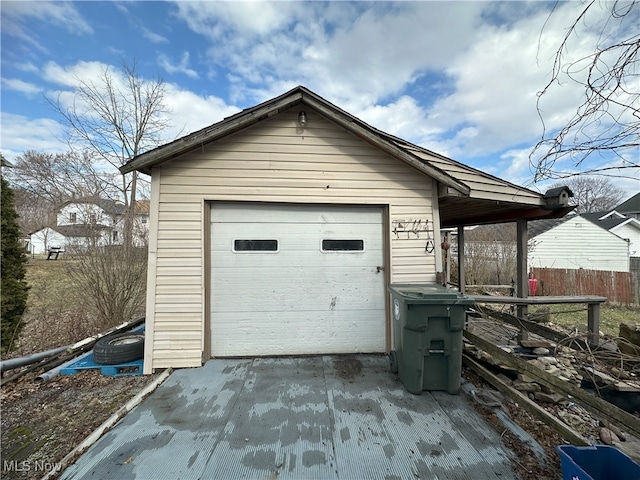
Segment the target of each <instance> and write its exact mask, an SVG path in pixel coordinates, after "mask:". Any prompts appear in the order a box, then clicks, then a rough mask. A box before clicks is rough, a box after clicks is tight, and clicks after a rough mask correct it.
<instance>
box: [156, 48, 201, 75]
mask: <svg viewBox="0 0 640 480" xmlns="http://www.w3.org/2000/svg"><path fill="white" fill-rule="evenodd" d="M158 63H159V64H160V66H161V67H162V68H164V69H165V70H166V71H167V73H169V74H171V75H172V74H174V73H183V74H185V75H186V76H188V77H190V78H198V73H197V72H196V71H195V70H193V69H191V68H189V52H184V53H183V54H182V57H180V62H179V63H178V64H177V65H175V64H173V63H171V61H170V60H169V58H168V57H167V56H166V55H165V54H160V55H159V56H158Z"/></svg>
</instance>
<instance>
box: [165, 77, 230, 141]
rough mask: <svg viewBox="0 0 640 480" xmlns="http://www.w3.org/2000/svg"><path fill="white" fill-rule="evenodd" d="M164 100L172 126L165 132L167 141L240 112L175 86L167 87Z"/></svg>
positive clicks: (216, 100)
mask: <svg viewBox="0 0 640 480" xmlns="http://www.w3.org/2000/svg"><path fill="white" fill-rule="evenodd" d="M165 100H166V104H167V107H168V109H169V110H170V111H171V115H170V118H168V120H169V123H170V124H171V125H172V127H171V128H170V130H169V131H168V132H167V140H170V139H174V138H176V137H178V136H183V135H187V134H189V133H192V132H195V131H197V130H200V129H202V128H204V127H207V126H209V125H211V124H213V123H216V122H219V121H220V120H223V119H224V118H226V117H228V116H230V115H233V114H235V113H237V112H238V111H239V110H240V109H239V108H238V107H236V106H233V105H227V104H226V102H225V101H224V100H223V99H221V98H218V97H214V96H207V97H204V98H203V97H201V96H199V95H196V94H195V93H193V92H190V91H187V90H183V89H181V88H180V87H179V86H177V85H175V84H168V85H167V92H166V96H165Z"/></svg>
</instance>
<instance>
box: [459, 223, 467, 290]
mask: <svg viewBox="0 0 640 480" xmlns="http://www.w3.org/2000/svg"><path fill="white" fill-rule="evenodd" d="M458 290H460V293H464V292H465V290H466V286H465V278H464V225H458Z"/></svg>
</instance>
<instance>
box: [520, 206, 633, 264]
mask: <svg viewBox="0 0 640 480" xmlns="http://www.w3.org/2000/svg"><path fill="white" fill-rule="evenodd" d="M530 232H531V236H530V240H529V265H530V266H531V267H540V268H564V269H581V268H582V269H586V270H608V271H616V272H628V271H629V265H630V261H629V258H630V257H631V256H633V255H632V253H633V254H634V255H637V251H638V244H639V242H640V222H638V221H637V220H635V219H631V218H626V217H624V216H622V215H620V214H618V213H617V212H615V211H612V212H601V213H586V214H582V215H574V216H571V217H569V218H566V219H561V220H559V221H558V220H555V221H554V220H548V221H542V222H532V228H531V230H530Z"/></svg>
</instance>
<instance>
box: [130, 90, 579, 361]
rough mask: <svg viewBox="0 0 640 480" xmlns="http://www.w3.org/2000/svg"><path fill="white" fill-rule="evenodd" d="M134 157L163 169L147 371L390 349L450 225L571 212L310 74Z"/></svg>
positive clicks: (432, 272) (153, 238)
mask: <svg viewBox="0 0 640 480" xmlns="http://www.w3.org/2000/svg"><path fill="white" fill-rule="evenodd" d="M134 170H137V171H140V172H142V173H145V174H148V175H150V176H151V203H150V215H149V220H150V229H149V267H148V268H149V270H148V283H147V305H146V340H145V362H144V371H145V373H151V372H152V371H153V370H154V369H156V368H165V367H195V366H200V365H202V363H203V362H205V361H206V360H207V359H209V358H211V357H214V356H215V357H220V356H260V355H299V354H323V353H354V352H388V351H389V350H390V348H391V345H392V342H393V338H392V332H393V328H392V327H393V325H392V320H391V319H392V315H391V312H390V305H389V303H390V302H389V295H388V291H387V288H388V287H389V285H390V284H391V283H409V282H434V281H436V275H437V274H438V273H439V272H442V266H443V265H442V255H441V250H440V243H441V235H440V229H441V227H461V226H464V225H476V224H483V223H500V222H512V221H515V220H516V219H523V218H528V219H536V218H547V217H555V216H562V215H564V214H565V213H566V212H567V211H568V210H570V208H568V207H566V205H564V204H559V203H558V202H553V200H554V199H546V198H543V196H542V195H541V194H539V193H537V192H534V191H531V190H528V189H525V188H522V187H519V186H516V185H513V184H510V183H508V182H506V181H504V180H501V179H499V178H496V177H493V176H491V175H488V174H486V173H484V172H480V171H478V170H475V169H473V168H470V167H468V166H466V165H463V164H460V163H458V162H455V161H454V160H451V159H449V158H447V157H444V156H442V155H439V154H437V153H434V152H431V151H429V150H426V149H424V148H422V147H419V146H417V145H413V144H411V143H409V142H407V141H405V140H403V139H400V138H398V137H394V136H392V135H389V134H386V133H384V132H381V131H379V130H377V129H375V128H373V127H371V126H369V125H367V124H366V123H364V122H363V121H362V120H360V119H358V118H356V117H354V116H352V115H350V114H348V113H347V112H345V111H344V110H342V109H340V108H339V107H337V106H335V105H333V104H331V103H330V102H328V101H327V100H325V99H323V98H322V97H320V96H318V95H317V94H315V93H313V92H311V91H310V90H308V89H306V88H304V87H297V88H294V89H293V90H291V91H289V92H286V93H285V94H283V95H281V96H279V97H276V98H274V99H271V100H269V101H266V102H264V103H262V104H260V105H257V106H255V107H252V108H249V109H246V110H244V111H242V112H240V113H238V114H236V115H233V116H231V117H229V118H226V119H224V120H223V121H221V122H219V123H216V124H213V125H211V126H209V127H207V128H204V129H202V130H200V131H197V132H195V133H192V134H190V135H187V136H186V137H184V138H181V139H178V140H176V141H174V142H171V143H169V144H167V145H164V146H161V147H158V148H156V149H154V150H150V151H148V152H145V153H143V154H141V155H139V156H138V157H135V158H134V159H132V160H131V161H130V162H128V163H127V164H126V165H124V166H123V167H122V168H121V172H122V173H127V172H131V171H134ZM556 200H557V199H556Z"/></svg>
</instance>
